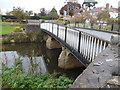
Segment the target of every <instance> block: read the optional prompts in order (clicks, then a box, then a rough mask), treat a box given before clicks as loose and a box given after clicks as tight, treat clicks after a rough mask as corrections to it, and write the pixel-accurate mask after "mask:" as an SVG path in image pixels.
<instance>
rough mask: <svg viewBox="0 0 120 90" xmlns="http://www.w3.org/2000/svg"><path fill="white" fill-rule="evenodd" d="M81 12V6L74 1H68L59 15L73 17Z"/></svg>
mask: <svg viewBox="0 0 120 90" xmlns="http://www.w3.org/2000/svg"><path fill="white" fill-rule="evenodd" d="M80 11H81V5H80V4H79V3H78V2H76V0H68V2H67V4H66V5H64V6H63V7H62V8H61V9H60V14H61V15H63V16H64V17H66V16H67V15H70V16H73V15H74V14H78V13H80Z"/></svg>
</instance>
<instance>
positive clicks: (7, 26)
mask: <svg viewBox="0 0 120 90" xmlns="http://www.w3.org/2000/svg"><path fill="white" fill-rule="evenodd" d="M0 23H1V25H0V28H1V29H2V30H1V31H0V34H8V33H10V32H12V31H13V30H14V28H15V27H16V26H20V27H21V26H22V24H20V23H18V22H0Z"/></svg>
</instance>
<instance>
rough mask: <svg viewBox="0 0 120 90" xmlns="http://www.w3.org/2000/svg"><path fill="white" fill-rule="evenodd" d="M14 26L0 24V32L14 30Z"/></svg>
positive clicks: (4, 32)
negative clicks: (0, 30)
mask: <svg viewBox="0 0 120 90" xmlns="http://www.w3.org/2000/svg"><path fill="white" fill-rule="evenodd" d="M15 27H16V26H0V28H2V32H0V34H8V33H10V32H12V31H13V30H14V28H15Z"/></svg>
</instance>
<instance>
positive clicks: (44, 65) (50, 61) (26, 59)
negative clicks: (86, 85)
mask: <svg viewBox="0 0 120 90" xmlns="http://www.w3.org/2000/svg"><path fill="white" fill-rule="evenodd" d="M60 52H61V49H53V50H49V49H47V48H46V46H45V44H44V43H43V44H35V43H25V44H15V45H14V44H13V45H10V44H8V45H3V46H2V51H1V52H0V54H1V55H2V59H1V60H2V62H4V63H5V64H6V65H7V66H8V67H11V66H12V65H13V63H14V62H15V60H16V59H17V58H20V59H22V69H23V72H25V73H29V74H33V73H34V74H37V75H41V74H44V73H48V72H49V73H53V72H54V71H56V72H59V73H60V74H66V75H67V76H69V77H72V78H76V77H77V76H78V75H79V74H80V73H81V72H82V71H83V70H84V68H77V69H70V70H64V69H61V68H59V67H58V57H59V54H60Z"/></svg>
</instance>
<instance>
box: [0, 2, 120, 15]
mask: <svg viewBox="0 0 120 90" xmlns="http://www.w3.org/2000/svg"><path fill="white" fill-rule="evenodd" d="M65 1H66V0H0V9H1V11H2V12H3V13H6V12H7V11H11V10H12V9H13V7H21V8H23V9H25V10H32V11H33V12H36V13H38V12H39V11H40V8H45V9H47V10H49V11H50V10H51V9H52V8H53V7H55V8H56V9H57V11H58V12H59V10H60V8H61V7H62V6H63V5H65V3H64V2H65ZM83 1H84V0H78V2H79V3H80V4H82V3H83ZM96 1H97V2H98V4H97V5H96V7H99V6H105V5H106V3H110V5H112V6H113V7H116V8H117V7H118V2H119V1H120V0H96Z"/></svg>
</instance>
